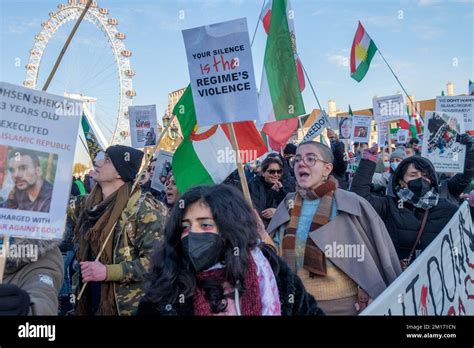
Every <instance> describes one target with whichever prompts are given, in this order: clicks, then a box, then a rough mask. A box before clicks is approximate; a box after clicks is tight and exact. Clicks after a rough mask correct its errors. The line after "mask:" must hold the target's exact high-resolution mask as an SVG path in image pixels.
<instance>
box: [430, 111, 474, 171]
mask: <svg viewBox="0 0 474 348" xmlns="http://www.w3.org/2000/svg"><path fill="white" fill-rule="evenodd" d="M462 133H464V117H463V114H457V113H444V112H443V113H439V112H433V111H427V112H426V113H425V131H424V134H423V148H422V154H421V155H422V156H423V157H425V158H428V159H429V160H430V161H431V163H433V165H434V167H435V169H436V171H437V172H440V173H462V172H463V171H464V159H465V157H466V146H465V145H462V144H460V143H459V142H457V141H456V136H457V135H458V134H462Z"/></svg>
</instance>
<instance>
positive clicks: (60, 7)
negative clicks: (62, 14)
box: [58, 4, 67, 10]
mask: <svg viewBox="0 0 474 348" xmlns="http://www.w3.org/2000/svg"><path fill="white" fill-rule="evenodd" d="M66 7H67V5H65V4H59V5H58V8H59V9H60V10H64V9H65V8H66Z"/></svg>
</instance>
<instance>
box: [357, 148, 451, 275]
mask: <svg viewBox="0 0 474 348" xmlns="http://www.w3.org/2000/svg"><path fill="white" fill-rule="evenodd" d="M376 153H377V148H376V147H373V148H371V149H369V150H365V151H364V152H363V154H362V160H361V161H360V164H359V167H358V169H357V172H356V174H355V176H354V180H353V181H352V187H351V191H353V192H355V193H357V194H358V195H359V196H362V197H364V198H365V199H366V200H367V201H369V202H370V203H371V204H372V206H373V207H374V209H375V210H376V211H377V213H378V214H379V215H380V217H381V218H382V220H383V221H384V222H385V226H386V227H387V230H388V233H389V234H390V237H391V238H392V241H393V244H394V246H395V249H396V251H397V254H398V257H399V259H400V260H401V261H403V262H402V268H403V266H405V265H407V264H409V263H411V262H412V261H413V260H414V259H415V258H416V256H417V255H419V253H420V252H421V251H423V250H424V249H425V248H426V247H427V246H428V244H430V243H431V241H433V239H435V237H436V236H437V235H438V233H439V232H441V230H442V229H443V228H444V227H445V226H446V224H447V223H448V222H449V220H450V219H451V217H452V216H453V215H454V213H455V212H456V210H457V209H458V207H457V206H456V205H455V204H452V203H451V202H449V201H448V200H447V199H445V198H441V197H440V195H439V192H438V179H437V175H436V171H435V169H434V167H433V164H432V163H431V162H430V161H429V160H428V159H426V158H423V157H420V156H412V157H408V158H406V159H404V160H403V161H402V162H400V164H399V165H398V167H397V169H396V170H395V172H394V173H393V176H392V190H393V196H385V197H377V196H374V195H372V194H371V193H370V184H371V180H372V176H373V174H374V171H375V161H374V158H375V159H376V158H377V157H376ZM424 220H426V222H425V223H423V221H424Z"/></svg>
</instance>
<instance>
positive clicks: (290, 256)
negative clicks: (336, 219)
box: [282, 176, 337, 276]
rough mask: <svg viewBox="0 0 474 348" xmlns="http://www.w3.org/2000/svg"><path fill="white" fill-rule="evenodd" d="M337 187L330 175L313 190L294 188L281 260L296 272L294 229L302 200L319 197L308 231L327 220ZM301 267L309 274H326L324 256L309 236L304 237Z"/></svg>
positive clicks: (324, 223) (318, 226)
mask: <svg viewBox="0 0 474 348" xmlns="http://www.w3.org/2000/svg"><path fill="white" fill-rule="evenodd" d="M336 189H337V181H336V179H335V178H334V177H332V176H330V177H329V179H328V180H327V181H326V182H325V183H324V184H322V185H320V186H318V187H317V188H316V189H315V190H308V189H301V188H299V187H297V188H296V195H295V200H294V203H293V207H292V208H291V209H290V221H289V222H288V224H287V225H286V228H285V232H284V234H283V239H282V257H283V260H285V262H286V263H287V264H288V265H289V266H290V268H291V269H292V270H293V271H295V272H296V252H295V247H296V230H297V228H298V220H299V217H300V215H301V207H302V200H303V199H308V200H314V199H318V198H319V199H320V200H321V202H320V203H319V206H318V210H317V211H316V214H314V217H313V221H312V223H311V226H310V229H309V231H310V232H311V231H314V230H317V229H318V228H320V227H321V226H324V225H326V224H327V223H328V222H329V219H330V216H331V209H332V203H333V199H334V191H335V190H336ZM303 268H304V269H306V270H307V271H308V272H309V273H310V274H316V275H320V276H325V275H326V257H325V255H324V253H323V252H322V251H321V250H320V249H319V248H318V247H317V246H316V244H315V243H314V242H313V240H312V239H311V238H310V237H309V235H308V238H307V239H306V247H305V251H304V264H303Z"/></svg>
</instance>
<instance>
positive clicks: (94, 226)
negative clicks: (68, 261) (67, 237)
mask: <svg viewBox="0 0 474 348" xmlns="http://www.w3.org/2000/svg"><path fill="white" fill-rule="evenodd" d="M130 190H131V184H130V183H126V184H124V185H122V186H121V187H120V188H119V189H118V190H116V191H115V192H114V193H112V194H111V195H110V196H109V197H107V198H106V199H105V200H103V196H102V189H101V187H100V185H95V186H94V189H93V190H92V192H91V193H90V195H89V196H88V197H87V200H86V202H85V206H84V210H83V211H82V213H81V215H80V217H79V222H78V224H77V225H76V228H75V229H74V239H75V241H76V243H78V244H79V248H78V250H77V259H78V262H81V261H93V260H95V258H96V257H97V255H98V254H99V252H100V249H101V247H102V246H103V245H104V242H105V239H106V238H107V235H108V234H109V232H110V231H111V229H112V227H113V226H114V224H115V223H116V222H118V221H119V219H120V215H121V214H122V211H123V209H124V208H125V206H126V205H127V201H128V199H129V196H130ZM118 227H119V226H118V224H117V225H116V226H115V231H117V228H118ZM114 233H115V232H114ZM114 233H113V234H112V236H111V237H110V238H109V240H108V241H107V244H106V245H105V249H104V252H103V253H102V255H101V256H100V258H99V261H100V262H101V263H103V264H104V265H110V264H112V263H113V240H114ZM88 297H89V296H88V294H87V291H86V292H85V293H84V298H82V299H81V301H79V303H78V307H77V314H79V315H91V314H92V315H93V314H98V315H118V313H117V308H116V306H115V299H114V290H113V283H112V282H101V283H100V307H99V311H98V313H90V309H91V305H90V303H89V300H90V299H88Z"/></svg>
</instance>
